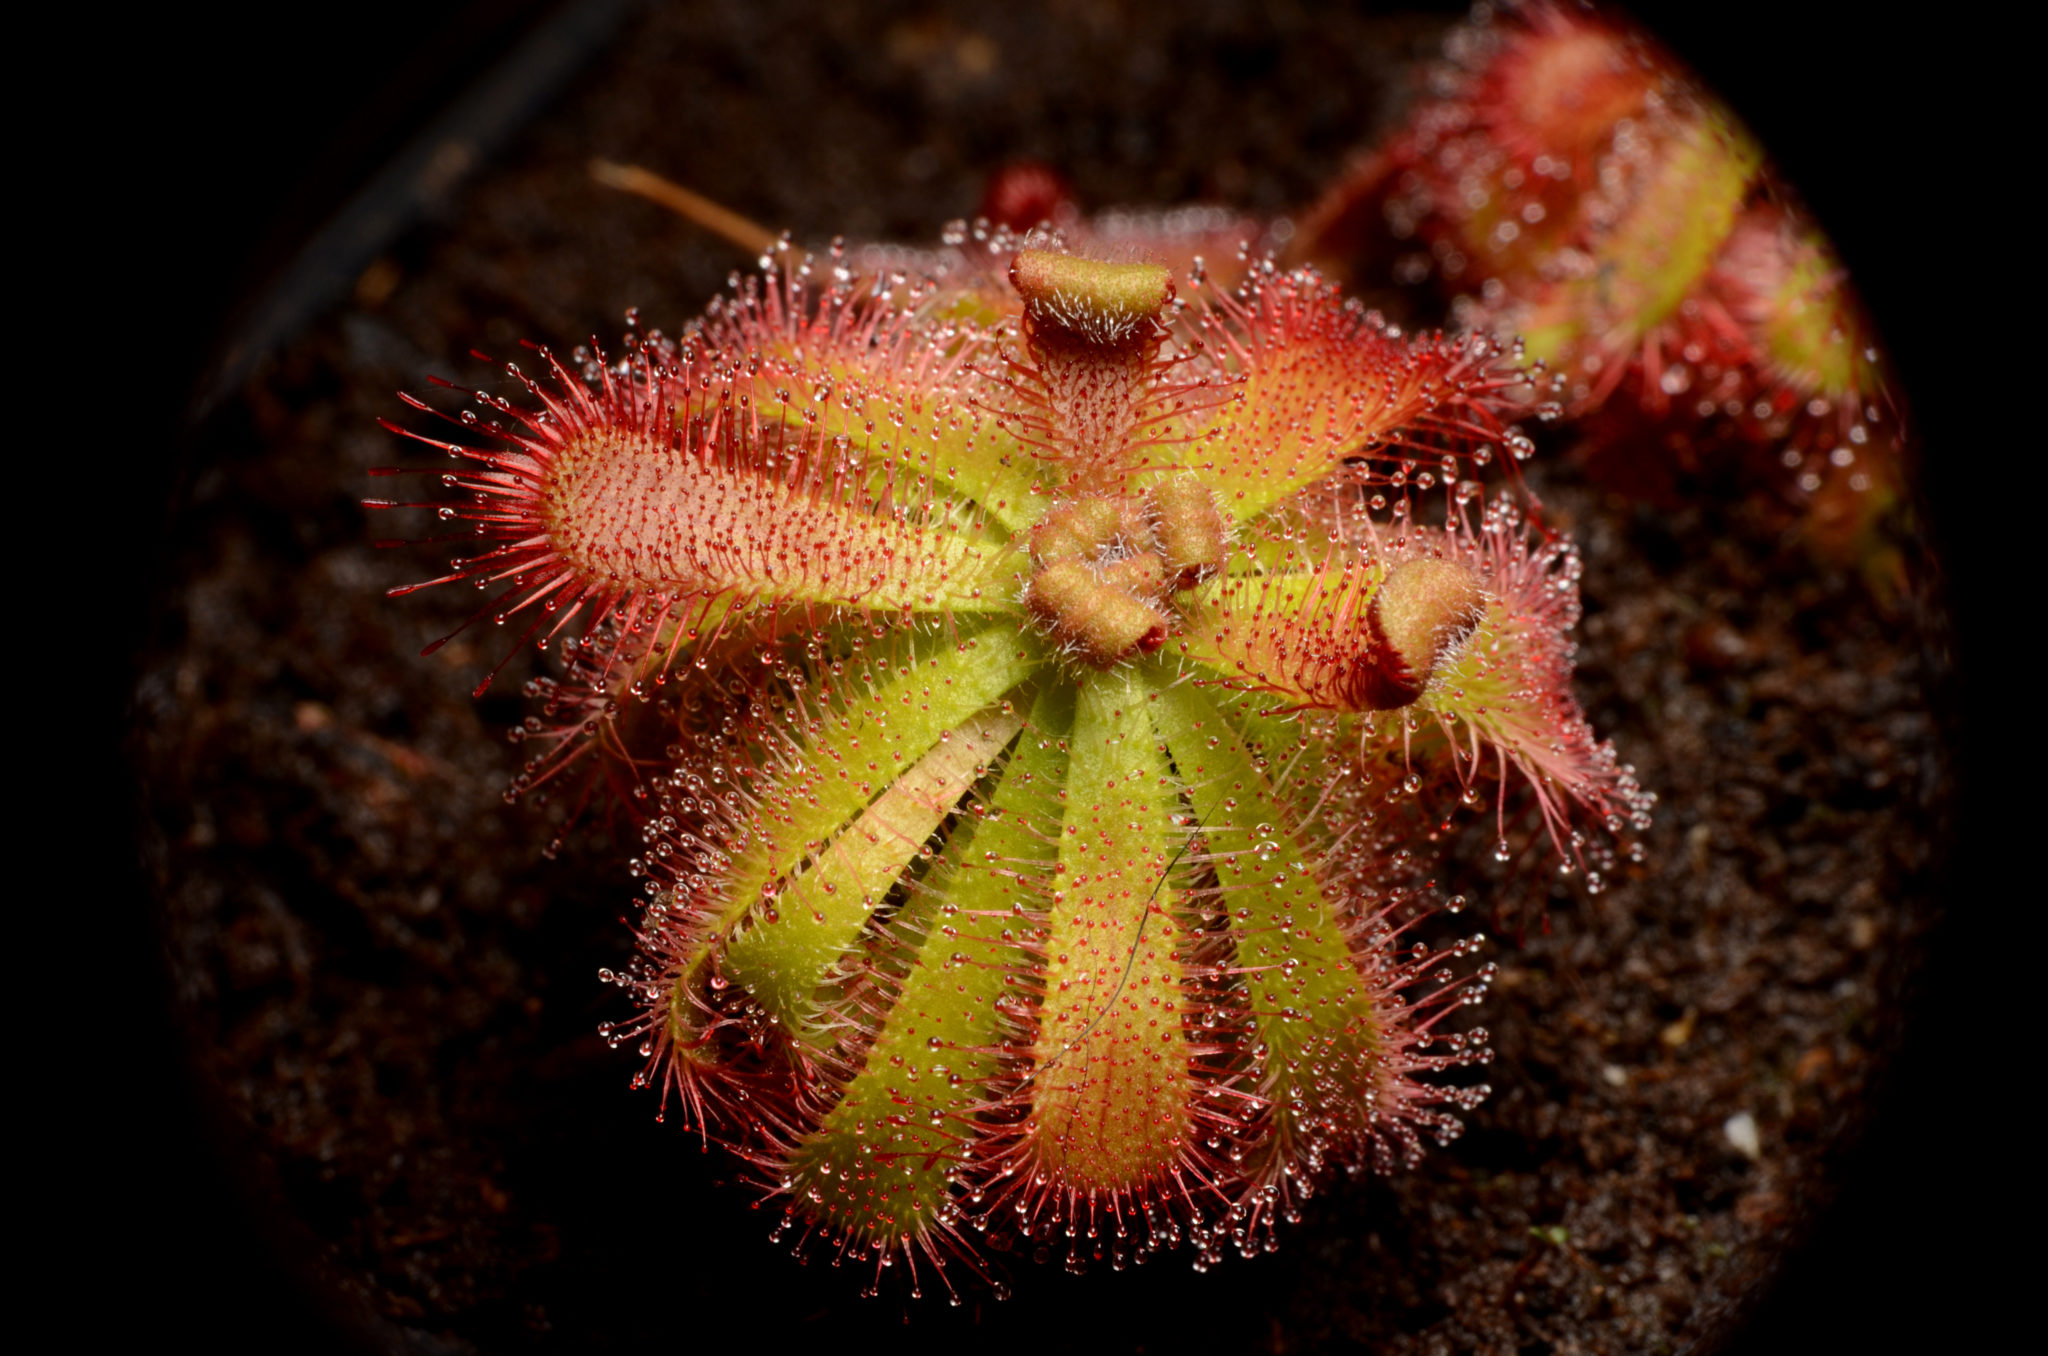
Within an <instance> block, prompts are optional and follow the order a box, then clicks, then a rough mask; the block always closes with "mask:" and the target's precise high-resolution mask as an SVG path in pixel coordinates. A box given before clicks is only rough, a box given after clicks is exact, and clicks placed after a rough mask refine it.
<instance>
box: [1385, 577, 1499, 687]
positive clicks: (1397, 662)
mask: <svg viewBox="0 0 2048 1356" xmlns="http://www.w3.org/2000/svg"><path fill="white" fill-rule="evenodd" d="M1485 612H1486V591H1485V589H1483V588H1482V587H1480V583H1479V576H1478V575H1477V574H1475V573H1473V571H1472V568H1471V567H1470V566H1469V565H1464V564H1461V563H1460V562H1458V561H1455V560H1428V559H1423V560H1405V561H1402V562H1401V563H1400V564H1399V565H1396V566H1395V567H1394V568H1393V569H1392V570H1390V571H1389V572H1388V574H1387V577H1386V580H1385V582H1383V583H1382V584H1381V585H1380V587H1379V591H1378V592H1377V593H1375V594H1373V598H1372V603H1371V604H1370V605H1369V606H1368V607H1367V608H1366V613H1365V624H1366V628H1367V630H1368V632H1369V633H1370V634H1371V636H1372V648H1371V649H1369V650H1368V651H1367V652H1366V653H1365V655H1364V656H1363V657H1362V658H1361V659H1360V661H1359V664H1358V669H1357V673H1356V676H1355V681H1356V682H1357V684H1358V695H1359V698H1360V702H1359V704H1360V705H1361V706H1364V707H1367V708H1370V709H1372V710H1375V711H1388V710H1392V709H1393V708H1394V707H1397V706H1406V705H1408V704H1409V703H1410V702H1412V701H1414V700H1415V699H1416V698H1417V697H1420V696H1421V695H1422V689H1423V688H1425V687H1427V686H1428V685H1429V676H1430V674H1431V673H1432V672H1433V671H1434V670H1435V668H1436V663H1437V660H1439V659H1441V658H1442V657H1443V654H1444V652H1445V651H1446V650H1448V649H1450V648H1451V647H1452V646H1453V645H1455V644H1457V643H1458V642H1459V641H1461V640H1463V639H1464V638H1465V637H1466V636H1467V635H1470V634H1471V632H1472V628H1473V627H1475V626H1477V625H1478V624H1479V620H1480V618H1481V617H1482V616H1484V615H1485Z"/></svg>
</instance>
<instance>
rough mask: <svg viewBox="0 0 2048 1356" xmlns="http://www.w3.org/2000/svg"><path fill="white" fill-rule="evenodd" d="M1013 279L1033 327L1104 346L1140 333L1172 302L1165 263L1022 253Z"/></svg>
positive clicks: (1169, 280)
mask: <svg viewBox="0 0 2048 1356" xmlns="http://www.w3.org/2000/svg"><path fill="white" fill-rule="evenodd" d="M1010 281H1011V282H1013V283H1014V284H1016V287H1017V294H1018V295H1019V296H1021V297H1023V298H1024V313H1025V315H1026V316H1028V317H1029V318H1030V320H1031V323H1032V326H1033V328H1034V329H1036V330H1038V331H1040V332H1043V331H1044V330H1047V329H1053V330H1057V331H1059V332H1061V333H1062V335H1064V336H1065V337H1066V338H1069V339H1076V340H1080V341H1082V342H1085V343H1090V344H1099V345H1104V346H1109V345H1117V344H1122V343H1124V342H1126V341H1128V340H1129V339H1131V338H1132V337H1133V336H1135V335H1138V334H1139V333H1140V331H1141V330H1142V329H1143V328H1144V327H1145V326H1146V324H1147V323H1148V322H1149V321H1151V320H1153V319H1155V318H1156V317H1157V316H1158V315H1159V312H1160V311H1161V310H1162V309H1163V308H1164V307H1165V306H1166V303H1167V302H1169V301H1171V300H1172V299H1173V277H1172V275H1171V274H1169V273H1168V272H1167V270H1166V268H1165V267H1164V266H1163V265H1160V264H1110V263H1104V262H1102V261H1100V260H1097V259H1082V258H1078V257H1076V256H1074V255H1071V254H1056V253H1054V252H1052V251H1050V250H1021V251H1019V252H1018V254H1017V259H1016V262H1015V263H1013V264H1012V265H1011V266H1010Z"/></svg>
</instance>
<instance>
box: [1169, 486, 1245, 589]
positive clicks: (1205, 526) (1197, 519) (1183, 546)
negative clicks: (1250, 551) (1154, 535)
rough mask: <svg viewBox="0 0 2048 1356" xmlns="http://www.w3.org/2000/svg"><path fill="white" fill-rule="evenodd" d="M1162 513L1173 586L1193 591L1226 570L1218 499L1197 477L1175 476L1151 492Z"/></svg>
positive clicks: (1224, 527)
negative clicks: (1197, 585)
mask: <svg viewBox="0 0 2048 1356" xmlns="http://www.w3.org/2000/svg"><path fill="white" fill-rule="evenodd" d="M1152 504H1153V507H1154V508H1155V509H1156V510H1157V512H1158V514H1159V527H1158V532H1159V549H1160V552H1161V553H1162V554H1163V555H1164V556H1165V557H1166V566H1167V569H1168V570H1170V571H1171V572H1172V574H1173V587H1174V588H1176V589H1186V588H1193V587H1194V586H1195V585H1196V584H1199V583H1201V582H1203V581H1204V580H1206V579H1212V578H1214V577H1215V576H1216V575H1217V574H1219V573H1220V572H1221V571H1222V569H1223V553H1224V550H1225V547H1226V545H1227V541H1226V529H1227V524H1226V523H1225V521H1224V518H1223V515H1222V513H1221V512H1219V511H1218V510H1217V508H1216V496H1215V495H1214V494H1212V493H1210V491H1209V487H1208V486H1206V485H1204V484H1203V483H1202V482H1201V481H1199V480H1197V479H1196V478H1195V477H1194V476H1176V477H1174V478H1173V479H1172V480H1168V481H1165V482H1162V483H1161V484H1160V485H1159V486H1158V487H1157V488H1155V489H1154V490H1153V491H1152Z"/></svg>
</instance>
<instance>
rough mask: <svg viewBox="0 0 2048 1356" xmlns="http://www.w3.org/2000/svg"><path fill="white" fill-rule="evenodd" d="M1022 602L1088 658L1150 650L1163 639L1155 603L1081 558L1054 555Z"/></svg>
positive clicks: (1103, 659)
mask: <svg viewBox="0 0 2048 1356" xmlns="http://www.w3.org/2000/svg"><path fill="white" fill-rule="evenodd" d="M1024 606H1025V607H1026V608H1028V609H1029V610H1030V611H1031V613H1032V615H1034V616H1036V617H1037V618H1039V620H1040V621H1042V622H1043V623H1045V625H1046V626H1047V628H1048V629H1049V630H1051V631H1052V633H1053V634H1054V635H1055V636H1057V637H1058V638H1059V639H1061V640H1063V641H1066V642H1068V643H1069V644H1071V645H1073V646H1075V647H1076V648H1077V649H1078V650H1079V651H1080V654H1081V657H1082V658H1083V659H1085V660H1086V661H1087V662H1089V663H1091V664H1096V665H1109V664H1114V663H1116V662H1117V661H1119V660H1122V659H1127V658H1130V657H1131V656H1132V655H1134V654H1137V653H1140V652H1142V653H1145V654H1150V653H1151V652H1152V651H1154V650H1157V649H1158V648H1159V647H1160V646H1161V645H1163V644H1165V643H1166V626H1167V619H1166V617H1165V615H1164V614H1163V613H1161V612H1160V611H1159V609H1158V608H1156V607H1154V606H1153V605H1152V604H1150V603H1148V602H1145V601H1143V600H1141V599H1140V598H1138V597H1137V596H1136V595H1134V594H1133V593H1131V592H1130V591H1129V590H1127V589H1124V588H1121V587H1119V586H1118V584H1117V583H1114V582H1111V581H1110V580H1107V579H1104V578H1102V577H1100V576H1098V575H1097V574H1096V573H1095V571H1093V570H1091V569H1089V568H1088V567H1087V566H1086V565H1083V564H1081V563H1080V562H1079V561H1074V560H1060V561H1054V562H1053V563H1052V564H1050V565H1047V566H1046V567H1045V568H1044V569H1042V570H1040V571H1038V573H1036V574H1034V575H1032V576H1031V583H1030V585H1029V587H1027V588H1026V589H1025V591H1024Z"/></svg>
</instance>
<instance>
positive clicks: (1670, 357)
mask: <svg viewBox="0 0 2048 1356" xmlns="http://www.w3.org/2000/svg"><path fill="white" fill-rule="evenodd" d="M1367 241H1369V242H1370V245H1371V248H1370V250H1368V251H1367V252H1378V253H1381V254H1383V255H1384V256H1385V257H1386V259H1387V260H1388V261H1389V267H1388V271H1389V272H1390V274H1391V276H1392V277H1393V278H1394V279H1395V280H1397V281H1398V282H1400V283H1402V284H1407V285H1413V284H1416V283H1420V282H1423V281H1424V280H1426V279H1430V278H1434V279H1436V280H1437V281H1438V282H1439V284H1440V285H1441V287H1442V288H1443V290H1444V292H1445V293H1446V294H1447V295H1448V296H1449V298H1450V304H1451V315H1452V319H1453V321H1454V322H1455V323H1456V325H1457V326H1458V327H1459V328H1460V329H1469V330H1486V331H1492V332H1496V333H1501V334H1515V335H1520V336H1521V337H1522V338H1523V340H1524V342H1525V343H1526V344H1527V351H1528V354H1529V356H1530V357H1531V358H1532V359H1534V360H1536V361H1539V362H1541V363H1543V364H1545V365H1546V367H1547V368H1548V369H1549V370H1550V371H1551V372H1553V373H1554V374H1555V375H1556V378H1557V380H1558V382H1559V391H1558V395H1559V397H1560V400H1561V404H1562V409H1563V412H1564V413H1565V414H1566V415H1568V416H1569V417H1570V419H1571V420H1572V425H1571V430H1572V433H1573V435H1574V439H1575V443H1576V450H1577V455H1579V456H1580V457H1581V458H1582V459H1584V460H1586V461H1587V462H1588V463H1590V464H1591V465H1592V466H1593V467H1594V468H1595V470H1596V473H1597V474H1598V475H1599V476H1600V477H1601V478H1602V479H1603V480H1605V481H1606V482H1608V483H1609V484H1612V485H1615V486H1617V487H1619V488H1623V489H1625V490H1627V491H1628V492H1630V493H1633V494H1636V495H1639V496H1642V497H1645V498H1649V499H1651V500H1653V501H1657V502H1661V503H1666V504H1669V503H1675V502H1676V501H1677V500H1678V499H1679V498H1680V497H1681V495H1680V491H1679V483H1680V482H1681V481H1682V480H1683V479H1684V478H1686V477H1690V476H1695V475H1698V474H1700V473H1702V472H1703V471H1714V470H1716V469H1720V468H1730V467H1732V468H1736V469H1738V470H1739V472H1740V474H1742V475H1743V476H1744V477H1746V478H1747V479H1748V480H1749V481H1750V482H1751V483H1752V484H1755V485H1759V486H1768V487H1770V489H1771V491H1772V492H1773V493H1775V494H1776V495H1778V496H1779V497H1781V498H1782V499H1783V500H1784V502H1785V503H1786V504H1787V506H1788V507H1789V508H1792V509H1794V510H1796V511H1797V514H1798V517H1799V519H1800V521H1801V522H1802V523H1803V524H1804V527H1805V531H1806V535H1807V537H1808V539H1809V540H1810V541H1812V542H1813V543H1815V544H1816V545H1817V546H1819V547H1820V548H1821V549H1822V550H1823V551H1825V552H1826V553H1828V554H1830V555H1833V556H1835V557H1837V558H1842V559H1854V560H1857V561H1859V562H1860V563H1862V564H1863V565H1865V566H1866V568H1867V569H1869V570H1870V571H1871V572H1872V573H1873V574H1874V575H1881V574H1882V573H1883V572H1884V570H1885V569H1887V568H1889V566H1887V565H1886V563H1885V561H1886V560H1890V559H1891V555H1890V553H1889V551H1888V548H1887V547H1886V546H1885V545H1884V541H1883V537H1882V534H1881V533H1880V532H1879V530H1878V529H1879V527H1880V525H1881V522H1882V520H1883V519H1884V518H1885V517H1886V515H1888V514H1890V513H1891V512H1893V510H1895V509H1897V508H1899V507H1900V506H1901V505H1902V502H1903V501H1902V499H1901V496H1900V492H1899V491H1900V486H1901V483H1902V481H1901V477H1902V475H1903V469H1902V466H1901V458H1902V456H1903V450H1902V447H1903V440H1904V430H1903V422H1902V418H1901V415H1900V412H1899V410H1898V408H1897V405H1896V401H1895V399H1894V396H1893V393H1892V388H1891V382H1890V380H1889V377H1888V375H1887V371H1886V366H1885V363H1884V361H1883V359H1882V357H1881V354H1880V351H1879V347H1878V344H1877V340H1876V337H1875V334H1874V331H1873V330H1872V328H1871V326H1870V323H1869V321H1868V319H1867V317H1866V316H1865V315H1864V313H1863V311H1862V309H1861V307H1860V305H1859V303H1858V302H1857V299H1856V296H1855V293H1854V291H1853V289H1852V288H1851V287H1850V286H1849V283H1848V279H1847V275H1846V273H1845V272H1844V271H1843V270H1842V268H1841V267H1840V265H1839V264H1838V263H1837V262H1836V260H1835V258H1834V254H1833V250H1832V248H1831V246H1830V245H1829V244H1828V242H1827V240H1826V237H1825V236H1824V235H1823V233H1822V232H1821V231H1820V229H1819V228H1818V227H1817V226H1816V225H1815V224H1814V223H1813V221H1812V220H1811V219H1810V218H1809V217H1808V216H1807V215H1806V213H1805V212H1804V211H1803V210H1802V209H1801V208H1800V207H1799V206H1798V204H1797V202H1796V201H1795V199H1794V198H1793V196H1792V194H1791V193H1790V191H1789V190H1788V189H1787V187H1786V186H1785V185H1784V183H1783V182H1782V181H1781V180H1780V178H1779V177H1778V176H1777V174H1776V172H1775V171H1774V170H1773V169H1772V167H1771V166H1770V164H1769V163H1768V161H1767V159H1766V157H1765V155H1764V153H1763V151H1762V149H1761V147H1759V146H1758V145H1757V143H1756V142H1755V140H1754V139H1753V138H1752V137H1751V136H1750V134H1749V132H1748V131H1747V129H1745V128H1744V127H1743V126H1742V124H1741V122H1740V121H1739V120H1738V119H1737V118H1736V117H1735V115H1734V114H1733V113H1732V112H1730V111H1729V110H1728V109H1727V108H1726V107H1725V106H1724V105H1723V104H1722V103H1721V102H1720V101H1719V100H1718V99H1716V98H1715V97H1714V96H1713V95H1712V94H1711V93H1710V92H1708V91H1707V90H1706V89H1704V88H1703V87H1702V86H1701V85H1700V84H1699V82H1698V81H1697V80H1696V79H1694V78H1693V77H1692V76H1691V75H1690V73H1688V72H1687V71H1685V70H1684V68H1683V67H1682V66H1681V65H1680V63H1679V62H1678V61H1677V60H1676V59H1675V58H1674V57H1672V56H1671V55H1670V54H1669V53H1668V52H1666V51H1665V50H1664V49H1663V48H1662V47H1660V46H1659V45H1658V44H1657V43H1656V42H1655V41H1654V40H1652V39H1651V38H1650V37H1649V36H1648V35H1647V34H1645V33H1644V32H1643V31H1642V30H1641V29H1640V28H1638V27H1636V26H1635V25H1634V24H1632V23H1630V22H1629V21H1627V20H1626V19H1624V18H1622V17H1621V16H1619V15H1618V14H1615V13H1612V12H1610V11H1608V10H1606V9H1604V8H1600V7H1596V6H1593V5H1590V4H1585V3H1574V2H1573V0H1523V2H1522V3H1508V4H1504V5H1499V6H1486V7H1482V8H1481V9H1479V10H1477V11H1475V14H1474V17H1473V18H1472V19H1471V20H1470V21H1468V22H1467V23H1464V24H1461V25H1459V26H1458V27H1456V28H1454V29H1453V30H1452V33H1451V35H1450V36H1449V38H1448V39H1447V40H1446V43H1445V58H1444V60H1443V61H1442V62H1440V63H1438V64H1437V65H1436V66H1435V67H1434V68H1432V70H1431V71H1430V74H1429V79H1428V84H1427V88H1426V90H1425V91H1424V93H1423V96H1422V97H1421V98H1420V100H1419V101H1418V103H1417V105H1416V107H1415V108H1414V110H1413V111H1412V112H1411V114H1410V115H1409V117H1408V119H1407V121H1406V123H1405V124H1404V126H1403V127H1402V128H1400V129H1399V130H1398V131H1397V132H1396V133H1395V134H1394V135H1393V136H1392V137H1390V138H1389V139H1388V140H1387V141H1386V142H1385V143H1384V144H1383V145H1381V146H1380V147H1379V148H1378V149H1377V150H1376V152H1375V153H1374V154H1373V155H1372V156H1371V157H1370V158H1368V159H1367V160H1365V161H1364V162H1362V163H1361V164H1360V166H1359V167H1358V169H1357V170H1356V172H1354V173H1353V174H1352V175H1350V176H1349V177H1347V178H1346V179H1344V180H1342V181H1340V182H1339V183H1338V184H1337V185H1336V186H1335V187H1334V188H1333V189H1332V191H1331V192H1330V193H1329V194H1328V195H1327V196H1326V197H1325V198H1324V199H1323V201H1322V202H1320V203H1319V204H1317V205H1316V207H1315V208H1313V209H1312V210H1311V211H1310V212H1309V213H1308V214H1307V215H1306V217H1305V219H1304V222H1303V226H1302V230H1301V231H1300V233H1299V234H1298V235H1297V236H1296V238H1295V244H1294V249H1295V253H1296V254H1297V255H1298V256H1299V257H1301V258H1304V259H1319V258H1323V257H1325V256H1328V255H1333V254H1334V255H1337V256H1342V257H1343V258H1344V260H1345V261H1346V262H1347V263H1348V264H1351V265H1355V264H1356V262H1357V259H1356V256H1358V255H1359V254H1360V252H1361V249H1362V248H1364V244H1363V242H1367ZM1879 557H1883V558H1884V559H1879ZM1892 563H1893V564H1895V563H1896V562H1895V561H1893V562H1892Z"/></svg>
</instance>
